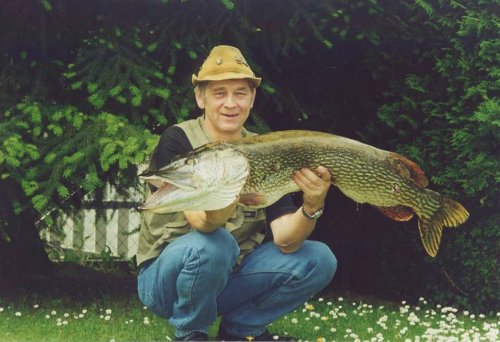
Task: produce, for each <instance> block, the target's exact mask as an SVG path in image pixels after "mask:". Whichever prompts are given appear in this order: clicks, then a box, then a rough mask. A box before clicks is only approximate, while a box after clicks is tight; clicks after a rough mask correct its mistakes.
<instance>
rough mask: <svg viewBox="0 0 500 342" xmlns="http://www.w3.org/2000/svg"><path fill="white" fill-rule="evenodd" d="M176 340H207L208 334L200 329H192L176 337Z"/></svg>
mask: <svg viewBox="0 0 500 342" xmlns="http://www.w3.org/2000/svg"><path fill="white" fill-rule="evenodd" d="M175 340H176V341H208V335H207V334H205V333H203V332H201V331H193V332H192V333H189V334H187V335H185V336H182V337H176V338H175Z"/></svg>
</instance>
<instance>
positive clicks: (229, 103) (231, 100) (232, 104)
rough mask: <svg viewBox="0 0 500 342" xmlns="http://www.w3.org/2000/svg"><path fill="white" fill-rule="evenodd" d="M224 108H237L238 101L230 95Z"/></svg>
mask: <svg viewBox="0 0 500 342" xmlns="http://www.w3.org/2000/svg"><path fill="white" fill-rule="evenodd" d="M224 106H225V107H227V108H233V107H236V101H235V100H234V96H233V95H228V96H227V98H226V101H225V102H224Z"/></svg>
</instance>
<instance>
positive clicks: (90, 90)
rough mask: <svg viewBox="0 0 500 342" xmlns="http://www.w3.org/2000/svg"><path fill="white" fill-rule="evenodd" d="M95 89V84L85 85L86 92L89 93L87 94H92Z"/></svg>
mask: <svg viewBox="0 0 500 342" xmlns="http://www.w3.org/2000/svg"><path fill="white" fill-rule="evenodd" d="M97 87H98V85H97V83H92V82H90V83H88V84H87V91H88V92H89V94H93V93H95V92H96V91H97Z"/></svg>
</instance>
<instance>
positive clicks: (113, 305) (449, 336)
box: [0, 294, 500, 341]
mask: <svg viewBox="0 0 500 342" xmlns="http://www.w3.org/2000/svg"><path fill="white" fill-rule="evenodd" d="M499 320H500V314H498V313H497V314H496V315H493V316H484V315H482V314H472V313H469V312H467V311H459V310H456V309H454V308H451V307H443V306H440V305H437V304H433V303H428V302H427V301H426V300H424V299H423V298H421V299H420V301H419V302H418V303H417V304H416V305H409V304H407V303H406V302H404V301H403V302H401V303H382V302H379V301H376V300H370V299H363V300H361V299H360V298H356V297H350V298H347V297H344V298H342V297H337V298H326V297H325V298H321V297H318V298H315V299H314V300H311V301H310V302H308V303H305V304H304V306H303V307H300V308H299V309H297V310H296V311H294V312H293V313H291V314H289V315H287V316H286V317H283V318H282V319H280V320H279V321H277V322H274V323H273V324H272V325H271V326H270V331H271V332H273V333H279V334H288V335H290V336H294V337H297V338H298V339H299V340H303V341H499V339H500V337H499ZM216 331H217V326H216V325H215V324H214V326H213V327H212V329H211V331H210V336H211V337H212V338H214V336H215V334H216ZM170 340H174V335H173V330H172V329H171V327H170V326H169V325H168V324H167V322H165V321H164V320H162V319H160V318H158V317H156V316H155V315H154V314H153V313H152V312H150V311H148V310H147V309H144V307H143V306H142V304H141V303H140V302H139V301H138V300H137V299H136V297H135V295H133V294H132V295H130V296H129V297H123V296H119V297H118V298H116V297H113V296H107V297H105V298H101V299H98V300H95V301H92V302H90V303H89V304H88V305H85V304H83V303H82V302H76V303H73V304H70V301H68V300H55V299H44V297H39V298H30V299H26V298H25V299H17V300H16V301H14V302H6V301H3V302H2V299H0V341H170Z"/></svg>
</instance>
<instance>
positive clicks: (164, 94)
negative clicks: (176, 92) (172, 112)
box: [155, 88, 170, 100]
mask: <svg viewBox="0 0 500 342" xmlns="http://www.w3.org/2000/svg"><path fill="white" fill-rule="evenodd" d="M155 94H156V95H157V96H159V97H161V98H162V99H164V100H167V99H168V98H169V97H170V90H168V89H167V88H155Z"/></svg>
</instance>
